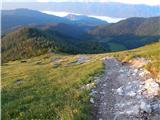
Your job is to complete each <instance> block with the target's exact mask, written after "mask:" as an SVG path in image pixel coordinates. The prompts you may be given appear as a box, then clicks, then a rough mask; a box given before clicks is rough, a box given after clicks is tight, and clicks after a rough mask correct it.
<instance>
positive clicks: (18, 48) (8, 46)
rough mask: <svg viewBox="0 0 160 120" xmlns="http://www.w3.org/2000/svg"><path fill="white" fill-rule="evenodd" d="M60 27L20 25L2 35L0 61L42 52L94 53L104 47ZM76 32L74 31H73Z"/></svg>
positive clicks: (101, 50) (31, 55)
mask: <svg viewBox="0 0 160 120" xmlns="http://www.w3.org/2000/svg"><path fill="white" fill-rule="evenodd" d="M60 31H61V29H60V30H57V29H50V28H45V29H43V27H41V28H39V29H38V28H37V27H21V28H18V29H17V30H15V31H13V32H10V33H8V34H6V35H4V36H3V37H2V62H6V61H9V60H16V59H22V58H30V57H33V56H38V55H41V54H44V53H47V52H48V51H50V52H64V53H70V54H76V53H95V52H103V51H104V49H103V48H101V47H100V45H99V44H98V43H97V42H95V41H87V40H86V41H84V40H81V39H77V38H75V37H73V36H72V35H71V36H70V35H69V34H66V33H63V32H62V31H61V32H60ZM75 33H76V31H75Z"/></svg>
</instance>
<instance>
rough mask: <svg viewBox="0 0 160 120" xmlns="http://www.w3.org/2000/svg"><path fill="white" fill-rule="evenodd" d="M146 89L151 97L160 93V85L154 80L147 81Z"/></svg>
mask: <svg viewBox="0 0 160 120" xmlns="http://www.w3.org/2000/svg"><path fill="white" fill-rule="evenodd" d="M144 89H146V90H147V93H148V95H149V96H157V95H159V92H160V87H159V84H158V83H156V82H155V81H154V80H153V79H152V78H150V79H148V80H146V81H145V85H144Z"/></svg>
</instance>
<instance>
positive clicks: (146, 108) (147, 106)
mask: <svg viewBox="0 0 160 120" xmlns="http://www.w3.org/2000/svg"><path fill="white" fill-rule="evenodd" d="M140 109H141V110H142V111H145V112H147V113H151V112H152V109H151V105H150V104H147V103H146V102H144V101H142V102H141V104H140Z"/></svg>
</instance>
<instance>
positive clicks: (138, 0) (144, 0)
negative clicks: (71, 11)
mask: <svg viewBox="0 0 160 120" xmlns="http://www.w3.org/2000/svg"><path fill="white" fill-rule="evenodd" d="M2 1H3V2H120V3H129V4H147V5H160V0H2Z"/></svg>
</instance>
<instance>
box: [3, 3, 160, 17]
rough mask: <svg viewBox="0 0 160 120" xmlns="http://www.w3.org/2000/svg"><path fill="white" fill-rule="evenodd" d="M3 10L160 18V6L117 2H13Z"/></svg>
mask: <svg viewBox="0 0 160 120" xmlns="http://www.w3.org/2000/svg"><path fill="white" fill-rule="evenodd" d="M2 8H3V9H16V8H29V9H34V10H39V11H54V12H58V11H61V12H70V13H78V14H84V15H94V16H109V17H114V18H129V17H153V16H160V6H148V5H143V4H141V5H136V4H135V5H133V4H123V3H116V2H104V3H103V2H55V3H54V2H49V3H38V2H31V3H30V2H28V3H27V2H26V3H25V2H16V3H14V2H12V3H6V4H5V3H4V4H3V6H2Z"/></svg>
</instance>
